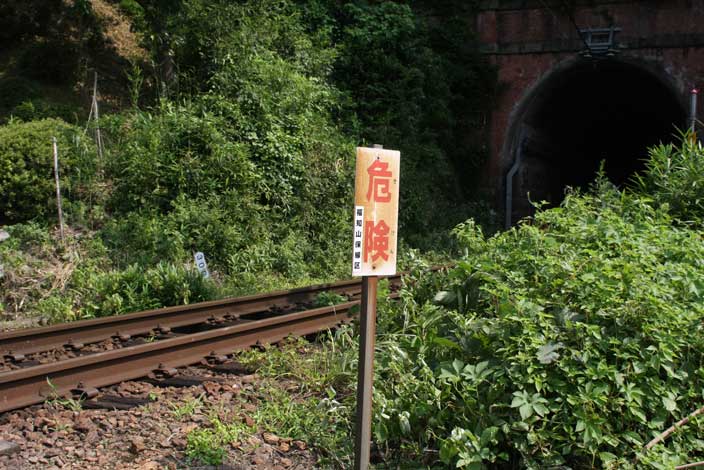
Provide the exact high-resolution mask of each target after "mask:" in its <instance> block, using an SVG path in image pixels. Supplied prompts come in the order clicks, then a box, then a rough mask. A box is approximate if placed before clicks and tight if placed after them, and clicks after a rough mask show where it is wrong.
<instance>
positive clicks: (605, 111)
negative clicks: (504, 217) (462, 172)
mask: <svg viewBox="0 0 704 470" xmlns="http://www.w3.org/2000/svg"><path fill="white" fill-rule="evenodd" d="M686 120H687V114H686V110H685V107H684V106H683V102H682V98H681V97H680V96H679V95H678V93H677V92H676V91H675V88H674V87H673V86H671V84H669V83H668V82H667V80H666V79H664V78H662V77H661V76H659V75H658V74H656V73H654V72H651V71H650V70H648V69H646V68H645V67H642V66H640V65H635V64H632V63H628V62H625V61H621V60H616V59H602V60H598V61H595V60H588V59H584V58H579V59H577V60H575V61H572V63H570V64H569V65H567V66H562V67H558V68H557V69H555V70H553V71H552V72H551V73H549V74H548V76H546V77H545V78H544V79H543V80H542V81H541V82H539V83H538V85H537V86H535V87H534V89H533V90H531V91H530V92H528V94H527V96H526V97H525V98H524V99H523V100H522V103H521V104H520V105H519V107H518V108H517V110H516V113H515V114H514V118H513V119H512V123H511V125H510V128H509V129H510V130H509V136H508V142H507V143H508V145H509V146H510V153H511V154H512V157H513V167H512V168H511V171H510V172H509V179H507V182H506V184H507V197H508V198H509V199H508V201H510V203H511V204H512V205H513V207H510V208H509V207H507V209H510V210H508V212H507V213H508V214H512V215H513V220H516V219H517V217H520V216H525V215H528V214H530V213H531V212H532V207H531V204H530V201H542V200H545V201H548V202H549V203H551V204H558V203H559V202H561V200H562V198H563V197H564V191H565V188H566V187H568V186H570V187H585V186H587V185H588V184H589V183H590V182H591V181H593V180H594V177H595V174H596V172H597V171H598V168H599V165H600V163H601V162H602V161H603V162H604V167H605V172H606V175H607V176H608V178H609V179H610V180H611V181H613V182H614V183H616V184H618V185H623V184H625V183H627V182H628V180H629V179H630V178H631V177H632V175H633V174H634V172H636V171H638V170H640V169H641V168H642V167H643V165H644V159H645V158H646V157H647V149H648V147H650V146H652V145H655V144H657V143H659V142H670V141H673V140H675V139H676V136H677V133H678V131H677V129H683V128H684V127H685V125H686ZM516 162H518V164H516ZM512 172H513V173H512ZM509 193H510V195H509Z"/></svg>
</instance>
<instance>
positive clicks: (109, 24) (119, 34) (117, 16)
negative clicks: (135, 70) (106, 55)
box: [91, 0, 148, 61]
mask: <svg viewBox="0 0 704 470" xmlns="http://www.w3.org/2000/svg"><path fill="white" fill-rule="evenodd" d="M91 4H92V6H93V11H95V13H96V15H97V16H98V17H99V18H100V19H101V21H102V22H103V25H104V27H105V31H104V32H105V37H106V38H107V39H108V40H109V41H110V43H112V45H113V46H114V47H115V50H116V51H117V53H118V54H119V55H120V56H121V57H123V58H125V59H127V60H128V61H143V60H146V59H147V56H148V54H147V51H146V50H145V49H144V48H143V47H142V46H141V45H140V44H141V37H140V35H139V34H138V33H136V32H134V31H132V30H131V28H130V20H129V19H128V18H127V17H126V16H125V15H123V14H122V13H121V12H120V11H119V9H118V8H117V7H116V6H115V5H112V4H110V3H108V2H107V1H105V0H91Z"/></svg>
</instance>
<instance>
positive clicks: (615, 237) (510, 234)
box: [375, 180, 704, 469]
mask: <svg viewBox="0 0 704 470" xmlns="http://www.w3.org/2000/svg"><path fill="white" fill-rule="evenodd" d="M456 234H457V236H458V237H459V240H460V242H461V244H462V245H463V246H464V247H465V248H466V250H467V254H466V256H465V257H464V258H463V259H462V260H461V261H460V262H459V263H458V265H457V267H456V268H455V269H453V270H452V271H451V272H450V274H449V276H447V277H446V278H445V280H444V287H443V288H442V290H441V292H439V293H438V294H437V295H436V296H435V298H434V299H431V298H428V297H429V296H430V294H429V293H428V292H427V290H426V291H425V292H426V293H425V294H423V293H422V292H423V291H421V292H420V293H419V294H418V295H417V296H416V297H411V296H409V295H408V294H405V295H402V297H404V298H406V299H407V302H405V304H404V305H405V306H404V308H398V309H393V312H394V313H389V314H391V315H394V314H395V316H394V318H395V321H394V323H393V326H391V327H390V328H391V330H392V333H391V334H388V335H384V336H383V337H382V338H381V339H380V344H382V345H384V347H383V348H382V349H383V353H382V355H381V358H380V360H379V362H380V364H381V366H380V368H379V374H380V377H379V380H378V382H377V383H378V384H381V390H380V399H379V400H377V401H376V402H375V405H377V410H376V411H377V421H376V423H377V424H376V436H377V438H378V439H379V441H380V443H381V444H382V445H383V446H388V447H389V448H392V449H401V452H400V453H401V454H403V450H404V449H406V450H407V451H409V452H411V454H415V455H419V454H421V455H422V454H424V451H423V449H426V448H429V449H435V450H438V451H439V460H440V461H442V462H444V464H445V465H447V466H451V467H460V468H472V469H480V468H517V467H521V468H535V469H537V468H548V467H554V466H560V465H566V466H568V467H570V468H574V469H587V468H633V467H634V463H633V462H634V460H635V459H636V458H637V457H640V464H639V468H645V467H648V466H652V468H672V466H673V465H674V464H684V463H687V462H688V461H692V460H696V458H695V457H697V456H699V455H701V453H702V452H704V442H702V441H701V440H700V439H698V435H700V433H701V431H702V427H701V425H702V422H701V420H696V419H695V420H693V421H691V422H690V423H689V424H688V425H686V426H684V427H683V428H682V429H680V430H678V431H677V432H676V433H675V434H673V435H672V436H670V437H669V438H668V439H667V440H666V441H665V442H664V443H663V444H660V445H658V446H656V447H655V448H654V449H652V450H651V451H650V452H648V453H646V452H645V451H644V445H645V443H647V442H648V441H650V440H651V439H652V438H653V437H654V436H655V435H657V434H658V433H660V432H662V431H664V430H665V429H666V428H667V427H668V426H670V425H671V424H673V423H674V422H676V421H678V420H679V419H681V418H683V417H685V416H687V415H688V414H689V413H691V412H692V411H693V410H695V409H697V408H699V407H700V406H702V388H703V387H704V368H703V367H702V364H704V339H703V338H704V335H702V324H703V320H704V298H703V296H704V270H702V266H704V244H702V241H701V236H700V234H699V233H697V232H695V231H692V230H688V229H684V228H678V227H675V226H673V225H672V220H671V218H670V216H669V215H668V213H667V212H666V208H665V207H655V208H654V207H653V206H652V205H651V203H650V200H649V199H648V198H647V197H641V196H638V195H633V194H628V193H621V192H618V191H616V190H615V189H613V188H612V187H611V186H610V185H609V184H607V183H605V182H603V180H600V182H599V183H598V185H597V187H596V189H595V190H594V192H593V193H590V194H586V195H580V194H576V193H572V194H569V195H568V196H567V197H566V199H565V201H564V203H563V204H562V206H561V207H559V208H555V209H551V210H545V211H538V213H537V214H536V216H535V219H534V220H533V221H530V222H526V223H523V224H522V225H520V226H519V227H517V228H514V229H512V230H510V231H507V232H504V233H501V234H499V235H496V236H494V237H492V238H489V239H485V238H484V236H483V234H482V232H481V230H480V229H479V228H478V227H477V226H476V225H474V224H473V223H471V222H470V223H467V224H464V225H461V226H459V227H458V228H457V229H456ZM433 282H434V283H436V282H437V280H436V279H434V280H433ZM432 285H437V284H432ZM409 447H410V450H409ZM425 455H426V456H427V457H428V458H429V459H430V460H431V461H432V460H434V459H433V457H432V454H425ZM648 468H649V467H648Z"/></svg>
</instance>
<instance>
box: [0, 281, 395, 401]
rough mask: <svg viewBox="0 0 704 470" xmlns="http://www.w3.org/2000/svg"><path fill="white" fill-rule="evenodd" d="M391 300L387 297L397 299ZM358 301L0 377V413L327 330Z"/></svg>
mask: <svg viewBox="0 0 704 470" xmlns="http://www.w3.org/2000/svg"><path fill="white" fill-rule="evenodd" d="M397 295H398V294H396V295H392V297H395V296H397ZM357 305H359V301H352V302H346V303H343V304H338V305H335V306H331V307H322V308H316V309H312V310H305V311H302V312H295V313H289V314H285V315H278V316H273V317H270V318H265V319H262V320H253V321H250V322H246V323H242V324H238V325H232V326H225V327H221V328H217V329H213V330H210V331H204V332H200V333H193V334H187V335H183V336H179V337H176V338H170V339H164V340H159V341H154V342H152V343H144V344H140V345H136V346H129V347H125V348H122V349H116V350H112V351H106V352H99V353H95V354H91V355H86V356H81V357H77V358H73V359H68V360H64V361H60V362H55V363H50V364H44V365H39V366H35V367H30V368H26V369H19V370H13V371H10V372H6V373H2V374H0V412H5V411H9V410H13V409H17V408H22V407H25V406H29V405H33V404H37V403H41V402H43V401H45V400H47V399H51V398H52V397H62V396H67V395H70V394H72V393H73V394H75V393H76V391H77V390H78V391H84V390H91V389H97V388H98V387H104V386H107V385H112V384H116V383H120V382H123V381H126V380H133V379H137V378H140V377H144V376H149V375H151V374H155V373H156V374H158V373H159V371H170V370H173V368H176V367H183V366H188V365H192V364H196V363H199V362H201V361H202V360H203V358H205V357H207V356H210V355H227V354H231V353H233V352H235V351H236V350H238V349H244V348H247V347H250V346H253V345H255V344H258V343H275V342H277V341H280V340H281V339H283V338H286V337H287V336H289V335H307V334H311V333H315V332H318V331H321V330H324V329H328V328H332V327H334V326H336V325H338V324H340V323H341V322H343V321H347V320H349V319H350V318H351V316H352V313H353V312H352V309H353V308H354V307H356V306H357Z"/></svg>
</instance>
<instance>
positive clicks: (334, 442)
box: [186, 327, 356, 469]
mask: <svg viewBox="0 0 704 470" xmlns="http://www.w3.org/2000/svg"><path fill="white" fill-rule="evenodd" d="M332 335H333V336H332V337H330V338H329V339H326V340H323V341H316V342H314V343H309V342H307V341H305V340H303V339H300V338H299V339H289V340H287V341H285V342H284V343H282V344H281V345H279V346H276V347H266V348H264V349H263V350H258V349H252V350H249V351H244V352H241V353H238V354H237V356H236V359H237V360H238V361H239V362H241V363H242V365H243V366H244V367H245V368H247V369H251V370H256V374H255V375H253V376H249V377H250V378H249V379H247V380H248V381H249V380H252V381H255V382H256V386H255V387H254V388H251V389H247V390H243V391H242V392H241V393H240V394H239V398H240V400H239V401H238V404H237V405H236V407H235V409H233V410H228V413H227V415H228V417H226V418H224V419H223V417H222V416H221V414H219V413H218V412H217V410H211V412H210V413H209V419H208V425H207V426H205V427H199V428H198V429H194V430H193V431H192V432H191V433H190V434H189V435H188V445H187V448H186V454H187V455H188V456H189V457H190V458H191V459H192V461H193V462H201V463H207V464H211V465H218V464H221V463H223V462H227V461H228V455H229V454H228V452H233V451H234V450H237V449H246V448H249V447H251V446H252V445H256V441H257V439H258V438H257V437H255V436H258V435H261V436H262V439H263V440H264V442H266V443H268V444H273V445H277V446H279V447H280V448H282V449H284V450H285V451H287V450H288V449H289V448H292V449H298V450H305V449H310V450H311V451H312V452H314V453H315V454H316V455H317V456H318V462H317V464H316V465H317V466H316V468H330V469H345V468H349V466H350V465H351V456H352V448H351V439H350V436H351V429H352V419H353V416H352V413H353V411H354V410H353V405H354V390H353V387H354V381H355V377H356V375H355V370H354V367H355V365H356V349H354V347H353V340H352V335H351V331H350V328H349V327H343V328H341V329H339V330H338V331H337V332H335V333H334V334H332ZM253 436H254V439H253ZM233 449H234V450H233Z"/></svg>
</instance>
